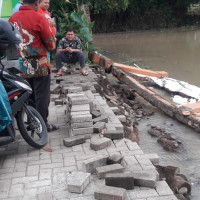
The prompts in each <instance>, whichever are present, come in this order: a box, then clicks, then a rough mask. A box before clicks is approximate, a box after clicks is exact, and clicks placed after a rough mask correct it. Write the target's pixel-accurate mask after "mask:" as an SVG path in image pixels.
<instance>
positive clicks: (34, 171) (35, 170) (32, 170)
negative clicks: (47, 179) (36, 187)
mask: <svg viewBox="0 0 200 200" xmlns="http://www.w3.org/2000/svg"><path fill="white" fill-rule="evenodd" d="M39 169H40V167H39V165H33V166H28V168H27V172H26V175H27V176H38V174H39Z"/></svg>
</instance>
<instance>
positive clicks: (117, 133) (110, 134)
mask: <svg viewBox="0 0 200 200" xmlns="http://www.w3.org/2000/svg"><path fill="white" fill-rule="evenodd" d="M103 136H104V137H107V138H110V139H112V140H118V139H121V138H123V137H124V131H123V130H106V131H105V132H104V134H103Z"/></svg>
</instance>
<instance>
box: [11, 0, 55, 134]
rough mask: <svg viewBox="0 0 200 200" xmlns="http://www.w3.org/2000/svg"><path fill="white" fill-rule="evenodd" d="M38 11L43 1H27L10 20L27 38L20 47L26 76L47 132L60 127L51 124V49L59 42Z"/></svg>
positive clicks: (20, 63) (20, 62) (21, 64)
mask: <svg viewBox="0 0 200 200" xmlns="http://www.w3.org/2000/svg"><path fill="white" fill-rule="evenodd" d="M38 10H39V0H24V5H23V6H21V7H20V9H19V12H16V13H15V14H14V15H12V16H11V17H10V19H9V21H10V22H11V23H13V24H14V26H15V27H16V28H17V29H18V30H19V31H20V33H21V34H22V37H23V39H24V41H23V43H21V44H20V46H19V55H20V58H19V65H20V68H21V70H22V72H23V73H22V77H24V78H26V79H27V81H28V82H29V84H30V85H31V87H32V89H33V94H32V97H33V100H34V102H35V107H36V109H37V110H38V112H39V113H40V114H41V116H42V117H43V119H44V122H45V123H46V125H47V130H48V131H53V130H57V129H58V127H57V126H55V125H52V124H51V125H50V124H48V123H47V117H48V107H49V103H50V74H51V66H50V62H49V59H48V57H47V50H49V51H52V50H54V49H55V39H54V36H53V35H52V32H51V31H50V27H49V23H48V21H47V19H46V18H45V17H44V16H42V15H41V14H39V13H38V12H37V11H38Z"/></svg>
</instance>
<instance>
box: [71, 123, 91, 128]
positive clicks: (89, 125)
mask: <svg viewBox="0 0 200 200" xmlns="http://www.w3.org/2000/svg"><path fill="white" fill-rule="evenodd" d="M92 125H93V122H82V123H80V122H79V123H72V124H71V127H72V128H73V129H79V128H88V127H92ZM93 129H94V128H93Z"/></svg>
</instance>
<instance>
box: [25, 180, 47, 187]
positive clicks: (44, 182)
mask: <svg viewBox="0 0 200 200" xmlns="http://www.w3.org/2000/svg"><path fill="white" fill-rule="evenodd" d="M49 185H51V180H41V181H34V182H31V183H29V184H27V185H26V186H25V187H26V188H36V187H37V188H39V187H42V186H49Z"/></svg>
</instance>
